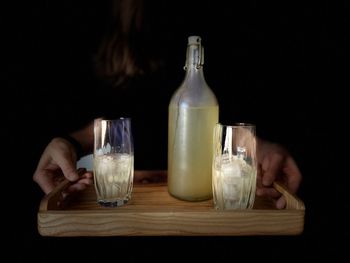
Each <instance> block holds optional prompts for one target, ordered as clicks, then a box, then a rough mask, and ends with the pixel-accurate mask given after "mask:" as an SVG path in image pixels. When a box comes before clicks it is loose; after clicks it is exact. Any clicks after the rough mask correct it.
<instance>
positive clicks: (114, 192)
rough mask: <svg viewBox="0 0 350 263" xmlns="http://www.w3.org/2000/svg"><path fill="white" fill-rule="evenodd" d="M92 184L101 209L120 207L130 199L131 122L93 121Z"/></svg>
mask: <svg viewBox="0 0 350 263" xmlns="http://www.w3.org/2000/svg"><path fill="white" fill-rule="evenodd" d="M93 170H94V184H95V189H96V195H97V202H98V203H99V204H100V205H102V206H122V205H124V204H126V203H127V202H128V201H129V200H130V198H131V192H132V189H133V178H134V146H133V138H132V132H131V120H130V119H129V118H119V119H114V120H106V119H96V120H95V121H94V154H93Z"/></svg>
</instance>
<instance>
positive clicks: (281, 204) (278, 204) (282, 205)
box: [276, 195, 287, 209]
mask: <svg viewBox="0 0 350 263" xmlns="http://www.w3.org/2000/svg"><path fill="white" fill-rule="evenodd" d="M286 204H287V201H286V198H285V197H284V196H283V195H282V196H281V197H280V198H279V199H277V201H276V208H277V209H283V208H285V207H286Z"/></svg>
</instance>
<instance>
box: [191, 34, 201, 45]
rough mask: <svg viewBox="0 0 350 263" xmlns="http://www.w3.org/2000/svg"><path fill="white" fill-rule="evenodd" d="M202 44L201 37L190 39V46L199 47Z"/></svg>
mask: <svg viewBox="0 0 350 263" xmlns="http://www.w3.org/2000/svg"><path fill="white" fill-rule="evenodd" d="M198 44H201V37H200V36H190V37H188V45H198Z"/></svg>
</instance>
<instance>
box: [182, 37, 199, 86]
mask: <svg viewBox="0 0 350 263" xmlns="http://www.w3.org/2000/svg"><path fill="white" fill-rule="evenodd" d="M203 64H204V48H203V47H202V45H201V44H200V43H196V44H191V45H188V46H187V54H186V64H185V66H184V69H185V70H186V72H187V73H186V76H187V77H196V76H198V77H201V78H203V79H204V74H203Z"/></svg>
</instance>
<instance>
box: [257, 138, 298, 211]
mask: <svg viewBox="0 0 350 263" xmlns="http://www.w3.org/2000/svg"><path fill="white" fill-rule="evenodd" d="M257 158H258V176H257V190H256V194H257V195H258V196H266V197H271V198H273V199H275V200H276V207H277V208H278V209H282V208H284V207H285V206H286V199H285V198H284V196H282V195H281V193H279V192H278V191H277V190H276V189H274V188H273V186H272V185H273V182H274V181H279V182H281V183H282V184H284V185H285V186H286V187H287V189H288V191H289V192H291V193H292V194H295V193H296V192H297V191H298V188H299V186H300V183H301V180H302V175H301V173H300V171H299V168H298V166H297V164H296V163H295V161H294V159H293V157H292V156H291V155H290V154H289V153H288V151H287V150H286V149H285V148H284V147H282V146H281V145H279V144H275V143H271V142H267V141H263V140H260V139H259V140H258V144H257Z"/></svg>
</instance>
